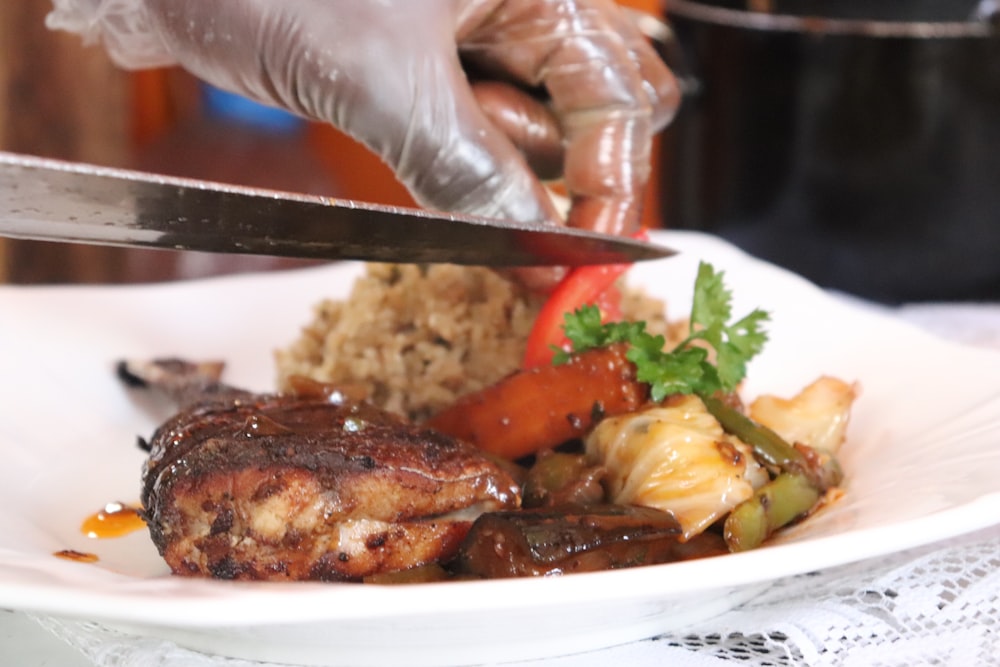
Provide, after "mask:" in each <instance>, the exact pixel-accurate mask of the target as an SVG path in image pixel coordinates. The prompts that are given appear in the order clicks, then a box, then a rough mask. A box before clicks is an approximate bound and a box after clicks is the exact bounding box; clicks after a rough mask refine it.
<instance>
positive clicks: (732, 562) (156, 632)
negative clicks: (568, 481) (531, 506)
mask: <svg viewBox="0 0 1000 667" xmlns="http://www.w3.org/2000/svg"><path fill="white" fill-rule="evenodd" d="M656 239H657V240H659V241H662V242H664V243H667V244H669V245H673V246H676V247H677V248H679V249H681V250H682V251H683V253H682V254H681V255H680V256H678V257H676V258H673V259H669V260H666V261H661V262H658V263H652V264H642V265H638V266H637V267H636V268H635V269H633V272H632V278H631V280H632V282H633V283H637V284H643V285H645V286H646V287H647V288H648V289H649V291H650V292H653V293H655V294H657V295H660V296H663V297H666V298H667V299H668V300H669V308H670V309H671V313H672V314H673V315H674V316H676V317H681V316H683V315H685V314H686V310H687V308H688V304H689V302H690V292H691V285H692V282H693V279H694V274H695V269H696V265H697V262H698V260H699V259H706V260H709V261H711V262H712V263H713V264H715V265H716V266H717V267H720V268H723V269H725V270H726V276H727V282H728V284H729V285H730V286H732V287H733V288H734V290H735V292H736V295H735V303H734V308H735V309H734V312H735V313H736V314H740V315H742V314H744V313H746V312H748V311H749V310H750V309H752V308H753V307H756V306H758V305H759V306H762V307H765V308H767V309H769V310H770V311H771V312H772V314H773V323H772V324H771V326H770V330H771V333H772V341H771V343H770V344H769V345H768V348H767V350H766V351H765V353H764V354H763V355H762V356H761V357H760V358H759V359H758V360H757V361H755V362H754V364H753V365H752V368H751V369H750V379H749V381H748V383H747V385H746V394H747V396H748V397H752V396H753V395H756V394H757V393H759V392H762V391H768V392H777V393H792V392H794V391H796V390H797V389H799V388H800V387H801V386H803V385H805V384H806V383H808V382H810V381H811V380H813V379H814V378H815V377H816V376H818V375H820V374H822V373H830V374H834V375H837V376H839V377H842V378H844V379H847V380H857V381H859V382H860V384H861V387H862V393H861V397H860V399H859V401H858V403H857V405H856V409H855V412H854V417H853V421H852V423H851V427H850V431H849V440H848V443H847V444H846V446H845V450H844V451H843V456H842V460H843V464H844V467H845V468H846V472H847V475H848V477H847V495H846V497H845V498H844V499H843V500H842V501H841V502H839V503H838V504H836V505H835V506H834V507H832V508H829V509H828V510H826V511H824V512H822V513H821V514H819V515H818V516H816V517H814V518H812V519H811V520H810V521H808V522H806V523H805V524H803V525H802V526H800V527H798V528H797V529H795V530H793V531H791V532H789V533H788V534H787V535H786V536H785V538H783V539H782V540H781V541H780V542H779V543H775V544H772V545H770V546H768V547H766V548H764V549H760V550H758V551H755V552H750V553H745V554H739V555H728V556H722V557H719V558H715V559H708V560H702V561H694V562H687V563H679V564H672V565H663V566H655V567H647V568H639V569H633V570H621V571H616V572H604V573H595V574H586V575H576V576H569V577H562V578H546V579H530V580H517V581H486V582H462V583H444V584H428V585H416V586H402V587H377V586H360V585H338V584H315V585H314V584H289V585H277V584H238V583H230V582H218V581H195V580H190V579H181V578H175V577H171V576H169V575H168V574H167V572H166V568H165V567H164V565H163V564H162V562H161V561H160V559H159V558H158V556H157V555H156V553H155V550H154V549H153V548H152V546H151V544H150V543H149V541H148V538H147V536H146V535H145V534H144V533H136V534H133V535H130V536H128V537H125V538H121V539H118V540H91V539H89V538H87V537H85V536H84V535H82V534H81V532H80V528H79V526H80V522H81V520H82V519H83V518H85V517H86V516H88V515H89V514H90V513H91V512H93V511H96V510H97V509H99V508H101V507H102V506H103V505H104V504H105V503H106V502H108V501H114V500H120V501H125V502H136V501H137V499H138V493H139V490H138V483H139V467H140V464H141V461H142V453H141V452H140V451H139V450H138V449H137V447H136V446H135V439H136V436H137V435H144V436H148V435H149V434H150V433H151V431H152V429H153V427H154V425H155V423H156V420H157V419H158V418H159V415H154V414H153V413H152V412H151V411H149V410H148V409H147V407H144V406H139V405H136V404H135V403H134V402H132V401H130V399H129V397H128V396H127V395H126V393H125V392H124V391H123V389H122V388H121V387H120V386H119V385H118V384H117V382H116V380H115V379H114V377H113V372H112V367H113V364H114V362H115V360H116V359H118V358H121V357H125V356H131V357H150V356H162V355H180V356H187V357H192V358H223V359H226V360H227V361H228V362H229V374H228V376H227V377H228V379H229V380H230V381H232V382H234V383H237V384H241V385H244V386H247V387H249V388H252V389H258V390H266V389H269V388H270V387H271V386H272V383H273V358H272V352H273V350H274V349H275V348H277V347H280V346H282V345H285V344H287V343H288V342H290V341H291V340H293V339H294V338H295V337H296V336H297V333H298V329H299V327H300V326H301V325H303V324H305V323H306V321H307V320H308V319H309V318H310V308H311V306H312V305H313V304H314V303H316V302H318V301H319V300H320V299H321V298H323V297H326V296H338V295H343V294H346V292H347V290H348V289H349V286H350V282H351V279H352V278H353V276H354V275H356V274H357V271H358V267H357V266H355V265H341V266H331V267H326V268H320V269H309V270H305V271H297V272H291V273H283V274H271V275H260V276H244V277H235V278H228V279H217V280H208V281H199V282H190V283H180V284H175V285H164V286H140V287H124V288H123V287H118V288H115V287H55V288H51V287H48V288H24V287H21V288H17V287H4V288H0V318H2V322H0V406H3V407H2V415H3V416H2V418H0V607H7V608H14V609H21V610H28V611H37V612H42V613H47V614H53V615H62V616H67V617H76V618H86V619H93V620H98V621H101V622H104V623H107V624H110V625H113V626H115V627H120V628H125V629H127V630H128V631H130V632H134V633H139V634H142V635H148V636H151V637H157V638H165V639H169V640H173V641H175V642H177V643H178V644H180V645H182V646H186V647H190V648H194V649H199V650H203V651H207V652H212V653H218V654H221V655H228V656H234V657H243V658H250V659H257V660H268V661H275V662H289V663H300V664H324V665H382V664H409V665H447V664H465V663H473V662H501V661H505V660H518V659H527V658H533V657H544V656H550V655H557V654H568V653H573V652H578V651H584V650H588V649H594V648H598V647H603V646H609V645H613V644H617V643H622V642H627V641H630V640H635V639H640V638H643V637H648V636H652V635H655V634H658V633H661V632H664V631H668V630H673V629H677V628H679V627H681V626H683V625H685V624H687V623H691V622H694V621H698V620H701V619H704V618H708V617H710V616H712V615H714V614H718V613H720V612H722V611H725V610H727V609H729V608H731V607H732V606H734V605H736V604H738V603H739V602H741V601H743V600H746V599H748V598H749V597H750V596H752V595H754V594H755V593H756V592H758V591H759V590H760V589H761V587H762V586H765V585H767V584H768V582H770V581H773V580H775V579H777V578H780V577H783V576H787V575H791V574H797V573H802V572H805V571H811V570H816V569H820V568H826V567H830V566H834V565H838V564H842V563H846V562H850V561H854V560H859V559H863V558H867V557H873V556H878V555H882V554H886V553H890V552H894V551H897V550H901V549H904V548H908V547H912V546H917V545H921V544H925V543H929V542H932V541H936V540H940V539H944V538H948V537H950V536H954V535H958V534H961V533H964V532H968V531H971V530H974V529H977V528H980V527H985V526H988V525H992V524H993V523H995V522H997V517H1000V493H998V484H1000V483H998V481H997V480H1000V355H998V354H994V353H991V352H986V351H982V350H977V349H972V348H966V347H961V346H958V345H954V344H950V343H946V342H943V341H941V340H939V339H937V338H933V337H931V336H929V335H927V334H924V333H922V332H920V331H918V330H916V329H913V328H911V327H910V326H907V325H904V324H901V323H899V322H897V321H895V320H892V319H889V318H886V317H884V316H882V315H880V314H878V313H876V312H874V311H869V310H868V309H867V308H859V307H857V306H853V305H847V304H845V303H843V302H842V301H840V300H837V299H834V298H831V297H830V296H828V295H826V294H825V293H823V292H822V291H820V290H818V289H816V288H815V287H813V286H812V285H810V284H808V283H806V282H804V281H803V280H801V279H799V278H797V277H795V276H793V275H790V274H788V273H787V272H784V271H781V270H779V269H776V268H774V267H771V266H769V265H766V264H764V263H761V262H759V261H756V260H753V259H751V258H749V257H747V256H746V255H744V254H742V253H740V252H739V251H737V250H735V249H733V248H732V247H731V246H728V245H726V244H723V243H721V242H720V241H718V240H714V239H712V238H710V237H706V236H703V235H698V234H691V233H665V234H662V235H659V234H658V235H657V236H656ZM61 549H77V550H80V551H85V552H91V553H96V554H98V555H99V556H100V561H99V562H97V563H95V564H83V563H75V562H69V561H65V560H62V559H58V558H55V557H53V555H52V554H53V553H54V552H56V551H59V550H61Z"/></svg>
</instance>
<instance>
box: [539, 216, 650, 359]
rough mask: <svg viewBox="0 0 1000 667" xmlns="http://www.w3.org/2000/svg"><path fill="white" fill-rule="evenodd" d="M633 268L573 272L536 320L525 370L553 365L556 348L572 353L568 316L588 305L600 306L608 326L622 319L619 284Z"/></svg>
mask: <svg viewBox="0 0 1000 667" xmlns="http://www.w3.org/2000/svg"><path fill="white" fill-rule="evenodd" d="M632 238H636V239H641V240H646V239H648V235H647V234H646V232H645V230H642V231H640V232H638V233H636V234H633V235H632ZM631 266H632V265H631V264H597V265H594V266H581V267H578V268H575V269H573V270H572V271H570V272H569V273H568V274H567V275H566V277H565V278H563V279H562V281H561V282H560V283H559V284H558V285H556V288H555V289H554V290H553V291H552V294H550V295H549V298H548V299H546V301H545V303H544V304H543V305H542V309H541V310H540V311H539V313H538V317H537V318H535V323H534V325H533V326H532V329H531V332H530V333H529V334H528V344H527V347H526V349H525V353H524V359H523V361H522V367H524V368H534V367H536V366H543V365H547V364H551V363H552V357H553V356H554V354H555V350H553V348H558V349H568V345H569V341H568V340H567V339H566V335H565V334H564V333H563V324H564V323H565V316H566V314H567V313H572V312H574V311H576V310H578V309H579V308H581V307H583V306H585V305H596V306H597V307H598V308H599V309H600V311H601V319H602V320H604V321H606V322H608V321H613V320H617V319H620V317H621V294H620V293H619V291H618V289H617V288H616V287H615V281H616V280H618V278H619V277H621V275H622V274H623V273H625V272H626V271H628V269H629V268H630V267H631Z"/></svg>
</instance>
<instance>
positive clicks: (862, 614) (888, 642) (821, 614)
mask: <svg viewBox="0 0 1000 667" xmlns="http://www.w3.org/2000/svg"><path fill="white" fill-rule="evenodd" d="M899 312H900V315H901V316H902V317H904V318H906V319H909V320H911V321H913V322H916V323H917V324H919V325H921V326H923V327H925V328H928V329H931V330H933V331H936V332H938V333H941V334H943V335H946V336H948V337H951V338H957V339H959V340H961V341H963V342H966V343H970V344H974V345H982V346H988V347H997V348H1000V306H992V305H990V306H951V305H942V306H919V307H918V306H914V307H907V308H903V309H901V310H900V311H899ZM998 446H1000V442H998ZM998 484H1000V483H998ZM997 519H998V524H997V525H995V526H993V527H992V528H989V529H986V530H983V531H980V532H977V533H974V534H971V535H967V536H965V537H963V538H960V539H956V540H951V541H949V542H947V543H939V544H932V545H928V546H926V547H923V548H921V549H916V550H912V551H907V552H901V553H898V554H895V555H893V556H891V557H887V558H879V559H877V560H875V561H862V562H859V563H854V564H850V565H845V566H842V567H839V568H834V569H830V570H826V571H822V572H818V573H810V574H805V575H801V576H797V577H790V578H788V579H785V580H782V581H778V582H776V583H775V584H774V585H773V586H771V587H770V588H769V589H768V590H766V591H765V592H764V593H762V594H761V595H759V596H758V597H756V598H754V599H753V600H751V601H750V602H748V603H746V604H744V605H743V606H741V607H738V608H736V609H734V610H732V611H730V612H728V613H725V614H723V615H722V616H719V617H716V618H713V619H711V620H709V621H706V622H704V623H702V624H700V625H697V626H692V627H689V628H686V629H685V630H684V631H683V632H680V633H674V634H668V635H663V636H660V637H657V638H655V639H651V640H647V641H642V642H636V643H633V644H628V645H625V646H619V647H614V648H610V649H605V650H602V651H596V652H591V653H586V654H581V655H575V656H567V657H562V658H555V659H549V660H543V661H532V662H524V663H517V665H518V666H520V667H598V666H600V667H605V666H606V665H629V666H632V667H644V666H647V665H649V666H651V665H657V666H658V667H659V666H661V665H672V666H675V665H676V666H682V667H688V666H692V667H694V666H697V667H709V666H718V665H724V664H727V663H731V662H736V663H739V664H743V665H748V666H769V667H770V666H783V665H809V666H825V665H831V666H833V665H837V666H844V667H849V666H853V665H857V666H864V667H910V666H914V665H947V666H955V667H972V666H976V665H1000V517H998V518H997ZM804 583H806V584H808V585H803V584H804ZM30 618H32V619H33V621H35V622H37V623H38V624H39V625H40V626H41V627H42V628H45V629H46V630H48V631H50V632H51V635H52V638H51V641H52V642H58V641H62V642H65V643H67V644H69V645H70V646H72V647H74V648H75V649H76V650H77V651H78V652H79V654H80V657H81V658H82V661H81V663H80V664H84V665H85V664H88V663H92V664H94V665H97V666H99V667H147V666H157V667H261V666H262V663H251V662H247V661H243V660H233V659H224V658H216V657H211V656H205V655H201V654H197V653H194V652H191V651H188V650H185V649H182V648H179V647H177V646H175V645H173V644H170V643H168V642H163V641H160V640H155V639H149V638H140V637H132V636H128V635H124V634H121V633H119V632H116V631H114V630H111V629H108V628H106V627H102V626H100V625H98V624H95V623H87V622H79V621H66V620H61V619H55V618H48V617H37V616H32V617H30ZM0 638H2V639H3V640H4V643H8V642H10V643H9V646H12V647H15V648H16V644H15V642H16V641H17V638H16V637H3V635H2V634H0ZM57 638H58V639H57ZM52 650H53V651H56V650H57V647H53V648H52ZM61 650H63V651H65V647H63V648H62V649H61ZM39 651H44V649H39ZM63 655H65V654H63ZM29 657H30V658H31V659H32V660H34V662H33V663H30V664H24V666H23V667H36V666H37V667H41V665H50V664H62V663H58V662H55V661H49V659H48V658H47V657H46V655H35V654H34V653H33V654H32V655H31V656H29ZM3 662H4V664H7V663H6V660H4V661H3Z"/></svg>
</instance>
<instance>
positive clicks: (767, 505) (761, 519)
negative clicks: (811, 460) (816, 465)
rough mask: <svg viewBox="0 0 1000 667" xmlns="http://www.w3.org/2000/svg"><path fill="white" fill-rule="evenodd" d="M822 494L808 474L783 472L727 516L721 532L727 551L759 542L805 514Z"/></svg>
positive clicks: (747, 547) (744, 548) (741, 548)
mask: <svg viewBox="0 0 1000 667" xmlns="http://www.w3.org/2000/svg"><path fill="white" fill-rule="evenodd" d="M821 495H822V494H821V493H820V491H819V490H818V489H817V488H816V487H815V486H814V485H813V483H812V481H811V480H810V479H809V477H808V476H806V475H804V474H802V473H782V474H780V475H778V476H777V477H775V478H774V479H773V480H772V481H770V482H768V483H767V484H765V485H764V486H762V487H761V488H759V489H757V492H756V493H754V495H753V497H752V498H751V499H750V500H747V501H745V502H743V503H741V504H739V505H737V506H736V508H735V509H733V511H732V512H730V513H729V516H727V517H726V523H725V526H724V531H723V535H724V536H725V538H726V544H727V545H728V546H729V550H730V551H746V550H748V549H754V548H756V547H758V546H760V545H761V543H762V542H764V540H766V539H767V538H768V537H770V536H771V534H772V533H774V531H776V530H778V529H779V528H782V527H783V526H786V525H787V524H789V523H791V522H792V521H794V520H795V519H797V518H798V517H800V516H802V515H804V514H806V513H808V512H809V510H811V509H812V508H813V507H814V506H815V505H816V503H817V501H819V499H820V496H821Z"/></svg>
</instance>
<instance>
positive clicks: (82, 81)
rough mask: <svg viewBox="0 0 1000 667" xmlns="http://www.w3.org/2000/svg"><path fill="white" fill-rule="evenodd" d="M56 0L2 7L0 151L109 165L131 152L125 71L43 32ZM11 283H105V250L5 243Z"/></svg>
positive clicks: (108, 254) (108, 262) (109, 257)
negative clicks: (47, 15)
mask: <svg viewBox="0 0 1000 667" xmlns="http://www.w3.org/2000/svg"><path fill="white" fill-rule="evenodd" d="M51 8H52V3H51V0H17V1H16V2H2V3H0V44H2V45H3V49H2V50H0V109H2V111H0V148H3V149H4V150H8V151H13V152H21V153H30V154H33V155H42V156H45V157H55V158H61V159H70V160H83V161H88V162H95V163H98V164H107V165H122V164H124V163H125V161H126V156H127V153H128V117H127V116H128V105H127V102H126V100H127V74H126V73H124V72H122V71H121V70H119V69H118V68H116V67H114V66H113V65H112V64H111V62H110V61H109V60H108V58H107V56H106V55H105V54H104V51H103V49H101V48H100V47H85V46H83V44H82V43H81V41H80V39H79V38H78V37H75V36H73V35H68V34H65V33H60V32H53V31H50V30H48V29H47V28H46V27H45V15H46V14H47V13H48V12H49V11H50V10H51ZM2 256H3V260H2V261H0V270H2V271H3V274H2V275H3V277H4V278H5V279H7V280H16V281H18V282H34V281H35V280H37V279H45V280H54V281H63V280H76V279H77V278H80V277H82V278H84V279H86V280H90V281H93V280H102V279H103V278H104V277H106V275H107V274H108V273H109V271H110V270H112V268H113V267H114V265H115V261H116V258H115V253H114V252H112V251H110V249H107V248H96V247H86V246H79V247H77V246H68V245H56V244H48V243H34V242H25V241H6V242H5V243H4V247H3V248H2Z"/></svg>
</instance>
